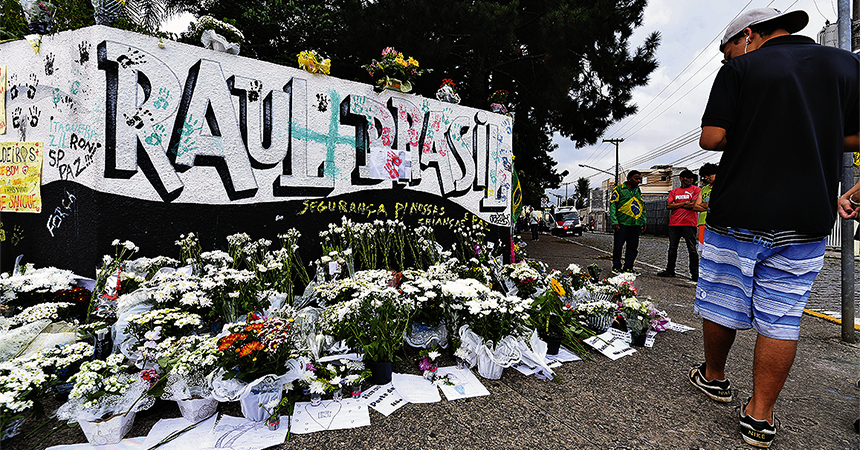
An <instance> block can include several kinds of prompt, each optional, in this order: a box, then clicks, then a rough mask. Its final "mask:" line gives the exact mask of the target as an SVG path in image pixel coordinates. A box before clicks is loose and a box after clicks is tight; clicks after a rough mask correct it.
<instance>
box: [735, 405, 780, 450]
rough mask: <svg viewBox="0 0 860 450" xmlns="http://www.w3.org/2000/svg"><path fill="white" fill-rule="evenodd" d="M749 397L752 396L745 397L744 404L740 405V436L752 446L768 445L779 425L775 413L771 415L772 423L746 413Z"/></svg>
mask: <svg viewBox="0 0 860 450" xmlns="http://www.w3.org/2000/svg"><path fill="white" fill-rule="evenodd" d="M750 399H752V397H750V398H749V399H747V401H746V403H744V406H743V407H741V436H742V437H743V438H744V442H746V443H747V444H749V445H752V446H754V447H764V448H767V447H770V444H771V443H773V438H774V437H775V436H776V429H777V428H778V426H779V422H778V421H777V418H776V414H774V415H773V425H771V424H769V423H767V421H766V420H756V419H753V418H752V416H748V415H746V410H747V405H748V404H749V402H750Z"/></svg>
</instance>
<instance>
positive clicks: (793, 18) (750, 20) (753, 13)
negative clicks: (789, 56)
mask: <svg viewBox="0 0 860 450" xmlns="http://www.w3.org/2000/svg"><path fill="white" fill-rule="evenodd" d="M777 20H778V21H779V22H780V24H781V25H782V27H781V28H784V29H785V31H788V32H789V33H797V32H798V31H800V30H802V29H803V28H804V27H805V26H806V24H808V23H809V15H808V14H806V11H803V10H800V9H799V10H797V11H790V12H786V13H783V12H780V11H779V10H778V9H776V8H755V9H750V10H748V11H744V13H743V14H741V15H740V16H738V17H737V19H735V20H733V21H732V23H730V24H729V26H728V28H726V35H725V36H723V40H722V41H720V51H721V52H722V51H723V47H725V46H726V44H727V43H728V42H729V40H730V39H731V38H732V37H734V36H735V35H736V34H738V33H740V32H741V31H743V29H744V28H747V27H749V26H750V25H758V24H760V23H764V22H770V21H777Z"/></svg>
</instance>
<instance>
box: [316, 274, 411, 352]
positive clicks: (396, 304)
mask: <svg viewBox="0 0 860 450" xmlns="http://www.w3.org/2000/svg"><path fill="white" fill-rule="evenodd" d="M373 272H376V271H373ZM360 274H361V273H360V272H357V273H356V277H355V278H357V279H359V280H362V279H363V278H364V277H363V276H362V275H360ZM375 275H376V274H375V273H373V274H370V276H371V277H372V278H373V279H375V281H376V282H375V283H372V284H368V285H367V286H366V287H365V288H363V289H361V290H358V291H354V292H353V294H352V298H350V299H348V300H346V301H342V302H339V303H335V304H333V305H330V306H328V307H327V308H326V309H325V310H324V311H323V313H322V324H323V327H324V328H325V329H327V330H329V331H330V332H331V333H332V334H333V335H334V336H335V338H336V339H337V338H339V339H346V340H347V343H348V344H349V345H350V346H352V347H353V348H358V347H360V348H363V349H364V351H365V359H366V360H369V361H372V362H377V363H382V362H391V361H393V359H394V353H395V352H396V351H397V350H399V349H400V348H401V347H402V346H403V333H404V332H405V331H406V327H407V326H408V325H409V322H410V320H411V319H412V316H413V315H414V314H415V304H414V303H413V302H412V301H410V300H409V299H408V298H405V297H404V296H403V295H402V294H401V293H400V292H399V291H398V290H397V289H396V288H394V287H392V286H389V281H390V282H391V284H396V282H395V280H394V279H393V278H392V277H391V274H390V273H389V274H388V280H386V279H384V278H382V279H377V278H375Z"/></svg>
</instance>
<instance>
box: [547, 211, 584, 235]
mask: <svg viewBox="0 0 860 450" xmlns="http://www.w3.org/2000/svg"><path fill="white" fill-rule="evenodd" d="M555 220H556V222H555V223H556V227H555V228H554V229H553V230H552V231H553V234H557V235H568V234H574V235H577V236H582V229H583V224H582V221H580V219H579V213H578V212H577V211H576V208H573V207H570V206H563V207H560V208H556V210H555Z"/></svg>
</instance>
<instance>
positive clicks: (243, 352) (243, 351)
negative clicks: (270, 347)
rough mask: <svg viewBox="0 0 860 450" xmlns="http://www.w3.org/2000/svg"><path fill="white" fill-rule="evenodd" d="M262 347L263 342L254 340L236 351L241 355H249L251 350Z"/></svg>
mask: <svg viewBox="0 0 860 450" xmlns="http://www.w3.org/2000/svg"><path fill="white" fill-rule="evenodd" d="M262 349H263V344H261V343H260V342H259V341H254V342H250V343H248V344H245V345H244V346H242V348H240V349H238V350H236V352H237V353H239V356H248V355H250V354H251V352H253V351H256V350H262Z"/></svg>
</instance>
